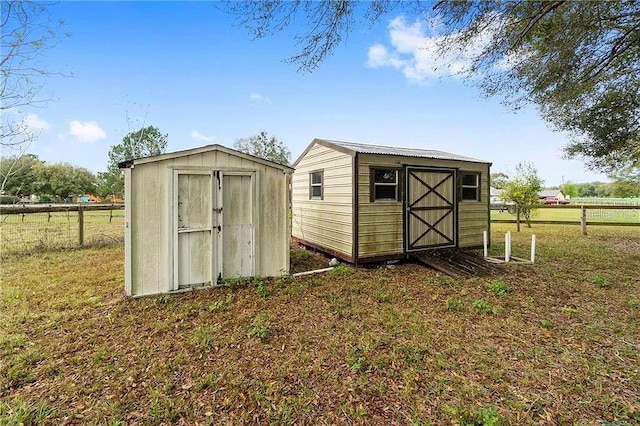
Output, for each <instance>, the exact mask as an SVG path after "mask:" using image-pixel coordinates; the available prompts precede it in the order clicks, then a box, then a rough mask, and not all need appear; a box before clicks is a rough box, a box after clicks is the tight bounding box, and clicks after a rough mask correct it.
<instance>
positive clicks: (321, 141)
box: [292, 138, 493, 168]
mask: <svg viewBox="0 0 640 426" xmlns="http://www.w3.org/2000/svg"><path fill="white" fill-rule="evenodd" d="M336 142H340V141H336ZM346 143H349V142H346ZM315 144H317V145H321V146H324V147H327V148H331V149H334V150H336V151H338V152H342V153H344V154H347V155H350V156H352V157H355V156H356V154H361V155H384V156H390V157H408V158H409V157H410V158H427V159H432V160H437V161H456V162H462V163H476V164H487V165H488V166H489V167H491V166H493V163H492V162H490V161H484V160H479V159H475V158H468V159H460V158H458V159H456V158H438V157H429V156H410V155H403V154H401V153H383V152H361V151H357V150H355V149H350V148H347V147H344V146H342V145H340V144H339V143H334V142H332V141H330V140H327V139H319V138H315V139H313V140H312V141H311V143H310V144H309V146H307V148H306V149H305V150H304V151H303V152H302V154H300V156H299V157H298V158H297V159H296V161H295V162H294V163H293V164H292V167H293V168H295V167H296V166H297V165H298V163H299V162H300V161H301V160H302V159H303V158H304V156H305V155H307V153H308V152H309V150H311V148H312V147H313V145H315ZM363 145H364V144H363ZM371 146H383V147H386V148H402V147H393V146H387V145H374V144H371ZM440 152H443V153H444V154H447V153H446V152H444V151H440Z"/></svg>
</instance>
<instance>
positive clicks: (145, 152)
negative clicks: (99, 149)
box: [109, 126, 169, 168]
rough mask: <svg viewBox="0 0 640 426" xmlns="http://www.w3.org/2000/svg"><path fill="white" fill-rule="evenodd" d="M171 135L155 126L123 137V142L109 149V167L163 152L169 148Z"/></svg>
mask: <svg viewBox="0 0 640 426" xmlns="http://www.w3.org/2000/svg"><path fill="white" fill-rule="evenodd" d="M168 136H169V135H167V134H162V132H160V129H158V128H157V127H155V126H147V127H143V128H141V129H140V130H138V131H135V132H131V133H129V134H127V135H126V136H125V137H124V138H122V142H121V143H119V144H118V145H114V146H112V147H111V150H110V151H109V168H112V167H115V168H117V167H118V164H119V163H121V162H123V161H127V160H133V159H134V158H142V157H149V156H152V155H159V154H162V153H163V152H164V151H165V150H166V149H167V142H168V141H167V138H168Z"/></svg>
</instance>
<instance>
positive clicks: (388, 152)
mask: <svg viewBox="0 0 640 426" xmlns="http://www.w3.org/2000/svg"><path fill="white" fill-rule="evenodd" d="M490 166H491V163H489V162H486V161H482V160H476V159H474V158H469V157H465V156H462V155H456V154H450V153H446V152H442V151H435V150H426V149H416V148H400V147H392V146H381V145H368V144H361V143H352V142H340V141H332V140H324V139H314V140H313V142H311V144H310V145H309V146H308V147H307V149H306V150H305V151H304V152H303V153H302V155H301V156H300V157H299V158H298V160H296V162H295V163H294V164H293V167H295V172H294V173H293V176H292V197H291V198H292V213H293V215H292V236H293V238H294V240H297V241H299V242H301V243H303V244H305V245H308V246H311V247H315V248H318V249H320V250H322V251H325V252H327V253H331V254H333V255H335V256H337V257H339V258H341V259H343V260H346V261H348V262H351V263H356V264H358V263H364V262H373V261H380V260H389V259H399V258H403V257H407V256H408V255H409V254H411V253H413V252H420V251H423V250H429V249H434V248H444V247H458V248H474V247H481V246H482V235H483V231H489V198H490V197H489V168H490Z"/></svg>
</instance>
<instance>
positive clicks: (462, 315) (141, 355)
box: [0, 226, 640, 425]
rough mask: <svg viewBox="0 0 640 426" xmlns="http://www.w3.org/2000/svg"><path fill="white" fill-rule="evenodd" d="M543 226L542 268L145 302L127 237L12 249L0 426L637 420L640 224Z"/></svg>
mask: <svg viewBox="0 0 640 426" xmlns="http://www.w3.org/2000/svg"><path fill="white" fill-rule="evenodd" d="M508 229H512V228H507V227H506V226H494V227H493V241H494V245H493V247H492V251H493V252H494V253H496V254H497V253H499V252H500V250H501V247H502V246H501V245H500V243H499V241H500V240H501V239H502V236H503V235H504V232H505V231H506V230H508ZM534 231H535V232H536V234H537V235H538V241H539V247H538V253H539V257H538V263H537V264H536V265H534V266H527V265H514V266H511V267H509V268H508V270H507V273H506V274H505V275H503V276H500V277H495V278H474V279H469V280H466V281H461V282H457V281H454V280H452V279H449V278H447V277H444V276H442V275H439V274H437V273H435V272H433V271H431V270H428V269H426V268H424V267H422V266H419V265H415V264H411V263H402V264H398V265H394V266H386V267H374V268H363V269H357V270H354V269H351V268H348V267H344V266H340V267H338V268H336V269H335V270H334V271H333V272H332V273H326V274H322V275H311V276H305V277H301V278H298V279H290V278H289V279H270V280H260V279H254V280H253V281H251V282H248V283H244V284H237V283H236V284H233V283H232V284H231V285H230V286H229V287H227V288H222V289H216V290H203V291H197V292H190V293H184V294H176V295H165V296H159V297H155V298H143V299H136V300H134V299H127V298H125V297H124V296H123V269H124V267H123V249H122V247H121V246H120V247H115V248H113V247H112V248H99V249H86V250H70V251H59V252H48V253H39V254H33V255H27V256H15V257H11V256H10V257H7V258H5V259H4V260H3V261H2V268H1V269H2V271H1V274H2V275H1V278H2V281H1V286H2V287H1V290H2V292H1V299H0V424H5V423H6V424H19V423H21V422H22V423H24V424H30V423H44V424H109V425H118V424H150V425H151V424H153V425H155V424H163V423H164V424H243V423H244V424H246V423H259V424H267V423H273V424H486V425H496V424H518V425H520V424H616V425H625V424H638V423H640V402H639V399H638V395H640V278H639V276H640V266H639V265H640V252H639V251H638V250H637V248H638V247H639V246H640V229H638V228H597V227H592V228H590V235H589V236H587V237H582V236H580V235H579V229H577V228H576V227H568V226H563V227H562V226H557V227H550V226H549V227H543V226H538V227H536V228H535V229H534ZM530 233H531V230H528V229H524V230H523V232H522V233H521V234H516V233H514V242H513V246H514V249H515V253H514V254H515V255H519V256H522V257H526V256H528V243H529V235H530ZM295 256H301V257H305V259H298V262H300V265H302V263H304V262H307V264H308V265H307V266H308V267H310V269H311V267H313V268H315V267H324V265H326V263H324V262H326V259H325V258H324V257H314V256H315V255H314V254H313V253H308V254H306V255H294V256H292V261H293V260H295ZM311 258H313V259H312V260H309V259H311ZM313 262H317V263H315V264H314V263H313Z"/></svg>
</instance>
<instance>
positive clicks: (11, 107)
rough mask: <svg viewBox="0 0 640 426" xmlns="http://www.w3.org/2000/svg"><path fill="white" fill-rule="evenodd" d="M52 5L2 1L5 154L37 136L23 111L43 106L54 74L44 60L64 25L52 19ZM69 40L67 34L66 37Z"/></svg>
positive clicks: (0, 122) (0, 131) (0, 125)
mask: <svg viewBox="0 0 640 426" xmlns="http://www.w3.org/2000/svg"><path fill="white" fill-rule="evenodd" d="M51 6H52V4H51V3H47V2H33V1H0V23H1V24H2V31H0V74H1V75H2V79H1V80H0V81H1V82H0V112H1V114H0V115H1V117H0V146H2V148H3V150H5V152H7V151H10V150H14V149H15V150H17V151H19V152H20V153H21V154H22V153H24V150H22V149H21V147H22V146H25V145H26V146H28V145H29V144H30V143H31V142H32V141H33V140H35V138H36V137H37V136H38V134H36V133H34V132H33V129H30V128H29V126H28V125H27V123H25V121H24V119H23V118H22V109H24V108H28V107H32V106H41V105H42V104H45V103H46V102H47V101H48V99H46V98H43V97H42V90H41V89H42V88H43V87H44V81H45V78H46V77H47V76H50V75H52V74H55V73H54V72H52V71H51V70H48V69H46V67H44V66H43V65H42V62H41V58H42V56H43V53H44V52H45V51H47V50H48V49H51V48H53V47H55V46H56V44H57V41H58V40H59V38H60V37H61V35H60V33H59V31H60V29H61V28H62V26H63V22H62V21H55V20H53V19H52V18H51V16H50V12H49V8H50V7H51ZM64 36H68V34H64Z"/></svg>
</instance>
